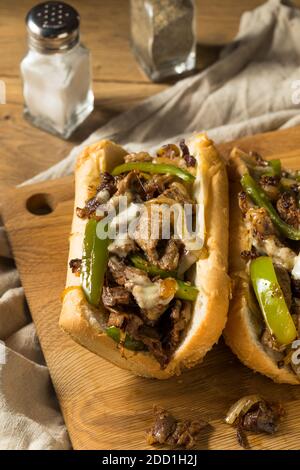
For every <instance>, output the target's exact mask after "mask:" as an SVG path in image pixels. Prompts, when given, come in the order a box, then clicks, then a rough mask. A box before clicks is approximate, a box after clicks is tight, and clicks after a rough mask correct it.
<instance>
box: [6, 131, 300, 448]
mask: <svg viewBox="0 0 300 470" xmlns="http://www.w3.org/2000/svg"><path fill="white" fill-rule="evenodd" d="M235 144H237V145H239V146H240V147H241V148H243V149H244V150H249V149H252V150H256V151H258V152H260V153H262V154H263V155H265V156H272V157H273V158H274V157H275V156H276V158H277V157H279V158H282V159H283V161H284V163H285V165H286V166H290V167H294V168H296V167H297V166H298V168H299V167H300V128H299V127H298V128H294V129H290V130H285V131H282V132H275V133H269V134H265V135H257V136H254V137H247V138H244V139H242V140H241V141H239V142H236V143H235ZM232 146H233V143H229V144H225V145H221V146H220V151H221V152H222V154H224V155H228V152H229V151H230V149H231V148H232ZM72 209H73V179H72V177H67V178H64V179H61V180H58V181H50V182H47V183H42V184H37V185H34V186H28V187H23V188H20V189H17V190H16V189H14V190H12V191H11V192H9V193H7V194H6V196H5V198H4V200H2V215H3V218H4V222H5V225H6V228H7V230H8V234H9V238H10V242H11V245H12V248H13V252H14V255H15V258H16V263H17V267H18V269H19V271H20V274H21V279H22V284H23V286H24V289H25V293H26V296H27V299H28V303H29V306H30V310H31V312H32V316H33V319H34V322H35V324H36V328H37V332H38V336H39V338H40V342H41V345H42V348H43V352H44V354H45V358H46V361H47V364H48V366H49V369H50V373H51V377H52V380H53V384H54V387H55V390H56V392H57V395H58V399H59V402H60V405H61V408H62V411H63V414H64V418H65V421H66V424H67V427H68V430H69V433H70V437H71V440H72V444H73V446H74V448H75V449H148V448H149V447H148V446H147V445H146V443H145V437H144V431H145V429H147V428H148V427H149V425H150V423H151V420H152V416H151V410H152V406H153V405H154V404H156V405H157V404H159V405H161V406H163V407H165V408H167V409H168V410H170V411H171V412H172V413H173V414H174V415H175V416H176V417H181V418H187V417H193V418H195V417H197V416H199V417H201V418H203V419H205V420H207V421H209V422H210V423H211V425H212V429H209V430H205V431H203V434H202V437H201V439H200V441H199V446H198V448H199V449H239V446H238V444H237V442H236V437H235V430H234V429H232V428H230V427H229V426H227V425H225V424H224V423H223V421H222V420H223V417H224V414H225V413H226V411H227V409H228V408H229V406H230V405H231V404H232V403H233V402H234V401H235V400H237V399H238V398H240V397H242V396H243V395H246V394H249V393H251V394H252V393H260V394H262V395H264V396H265V397H266V398H269V399H273V400H274V399H276V400H277V399H278V400H282V401H283V402H284V404H285V407H286V410H287V417H286V419H284V421H283V423H282V426H281V430H280V432H279V433H278V434H276V435H275V436H263V435H259V436H250V443H251V445H252V446H253V448H256V449H298V448H299V440H300V387H293V386H286V385H275V384H274V383H273V382H271V381H270V380H269V379H267V378H265V377H262V376H260V375H258V374H254V373H253V372H252V371H250V370H249V369H247V368H246V367H244V366H243V365H241V364H240V363H239V361H238V360H237V359H236V358H235V356H234V355H233V354H232V353H231V352H230V350H229V349H228V348H227V347H226V346H225V345H224V344H223V341H222V340H220V342H219V345H218V346H215V347H214V348H213V350H212V351H211V352H210V353H209V354H208V355H207V357H206V358H205V360H204V362H203V364H202V365H200V366H199V367H198V368H196V369H194V370H192V371H189V372H186V373H185V374H183V375H182V376H181V377H176V378H173V379H170V380H168V381H157V380H149V379H143V378H139V377H134V376H132V375H131V374H130V373H129V372H127V371H123V370H121V369H118V368H117V367H116V366H114V365H111V364H109V363H108V362H106V361H105V360H103V359H101V358H100V357H97V356H96V355H94V354H92V353H90V352H89V351H86V350H85V349H84V348H82V347H81V346H79V345H77V344H76V343H74V342H73V341H72V340H71V339H70V338H69V337H68V336H66V335H65V334H64V333H63V332H62V331H60V329H59V327H58V317H59V313H60V308H61V304H60V294H61V292H62V290H63V288H64V282H65V275H66V263H67V253H68V235H69V230H70V224H71V217H72ZM30 211H33V212H35V213H37V212H38V214H39V215H36V214H33V213H31V212H30Z"/></svg>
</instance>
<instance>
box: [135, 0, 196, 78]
mask: <svg viewBox="0 0 300 470" xmlns="http://www.w3.org/2000/svg"><path fill="white" fill-rule="evenodd" d="M130 7H131V15H130V16H131V45H132V49H133V52H134V54H135V56H136V58H137V60H138V62H139V63H140V64H141V66H142V68H143V70H144V71H145V72H146V73H147V75H148V76H149V77H150V78H151V80H153V81H159V80H162V79H164V78H166V77H170V76H175V75H180V74H182V73H185V72H187V71H190V70H193V69H194V68H195V65H196V36H195V18H194V16H195V4H194V0H131V2H130Z"/></svg>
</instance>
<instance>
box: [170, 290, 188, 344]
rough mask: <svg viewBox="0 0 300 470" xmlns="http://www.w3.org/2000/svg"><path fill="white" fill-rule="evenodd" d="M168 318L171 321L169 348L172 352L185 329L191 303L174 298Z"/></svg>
mask: <svg viewBox="0 0 300 470" xmlns="http://www.w3.org/2000/svg"><path fill="white" fill-rule="evenodd" d="M170 319H171V321H172V326H171V331H170V335H169V341H168V343H169V348H170V352H171V353H172V352H173V351H174V350H175V349H176V347H177V346H178V344H179V343H180V340H181V337H182V333H183V332H184V331H185V330H186V327H187V325H188V323H189V322H190V319H191V303H190V302H182V301H180V300H178V299H177V300H175V302H174V305H173V307H172V310H171V313H170Z"/></svg>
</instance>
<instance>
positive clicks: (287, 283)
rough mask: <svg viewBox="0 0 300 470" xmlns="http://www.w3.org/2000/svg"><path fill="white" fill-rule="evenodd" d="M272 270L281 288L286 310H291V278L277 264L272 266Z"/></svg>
mask: <svg viewBox="0 0 300 470" xmlns="http://www.w3.org/2000/svg"><path fill="white" fill-rule="evenodd" d="M274 269H275V272H276V277H277V280H278V282H279V285H280V287H281V290H282V293H283V296H284V300H285V302H286V305H287V307H288V309H290V308H291V305H292V287H291V278H290V275H289V273H288V271H287V270H286V269H284V268H283V267H282V266H280V265H279V264H275V265H274Z"/></svg>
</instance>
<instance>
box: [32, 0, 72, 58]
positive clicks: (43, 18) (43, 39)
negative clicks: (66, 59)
mask: <svg viewBox="0 0 300 470" xmlns="http://www.w3.org/2000/svg"><path fill="white" fill-rule="evenodd" d="M26 24H27V31H28V41H29V47H31V48H32V49H35V50H37V51H39V52H43V53H46V54H51V53H52V54H53V53H56V52H64V51H66V50H69V49H71V48H72V47H74V46H75V45H76V44H77V43H78V42H79V25H80V18H79V14H78V12H77V11H76V10H75V8H73V7H71V6H70V5H68V4H67V3H64V2H43V3H39V4H38V5H36V6H35V7H33V8H32V9H31V10H30V11H29V12H28V14H27V16H26Z"/></svg>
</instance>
